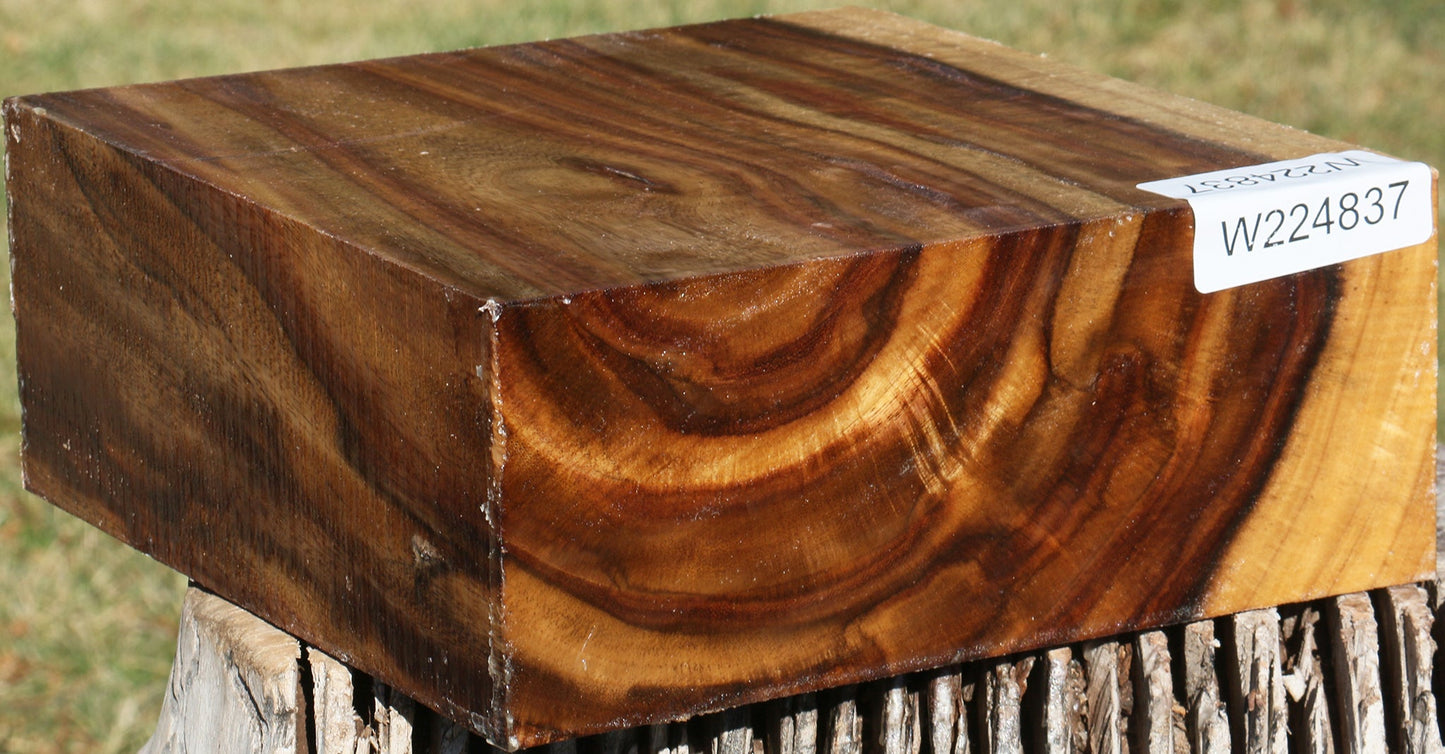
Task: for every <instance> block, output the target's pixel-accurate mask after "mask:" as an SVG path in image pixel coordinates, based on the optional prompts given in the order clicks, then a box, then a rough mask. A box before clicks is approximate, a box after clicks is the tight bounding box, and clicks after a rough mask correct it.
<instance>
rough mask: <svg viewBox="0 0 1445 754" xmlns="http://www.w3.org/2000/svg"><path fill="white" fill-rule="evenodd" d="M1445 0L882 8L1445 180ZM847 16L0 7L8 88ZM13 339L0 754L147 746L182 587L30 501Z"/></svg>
mask: <svg viewBox="0 0 1445 754" xmlns="http://www.w3.org/2000/svg"><path fill="white" fill-rule="evenodd" d="M854 1H855V2H857V1H858V0H854ZM863 2H865V3H866V0H863ZM1436 2H1437V0H1396V1H1395V2H1392V3H1388V4H1386V3H1379V4H1377V5H1374V6H1370V5H1367V4H1365V3H1361V2H1359V1H1358V0H1318V1H1316V2H1308V1H1307V0H1273V1H1271V2H1223V1H1222V0H1214V1H1199V2H1184V1H1183V0H1074V1H1073V2H1067V1H1066V2H1058V1H1057V0H996V1H993V2H984V1H978V2H968V3H960V2H955V1H954V0H896V1H895V2H883V3H878V5H880V7H887V8H891V9H893V10H896V11H898V12H901V13H905V14H907V15H911V16H915V17H918V18H921V19H924V20H928V21H932V22H935V23H939V24H941V25H944V26H949V27H953V28H957V29H962V30H966V31H970V32H972V33H975V34H979V35H981V36H987V37H991V38H994V39H998V40H1000V41H1003V42H1006V43H1008V44H1012V45H1014V46H1016V47H1021V48H1023V49H1028V50H1034V51H1042V52H1047V53H1048V54H1050V55H1051V56H1053V57H1056V58H1059V59H1062V60H1065V61H1068V62H1071V63H1074V64H1076V65H1080V66H1083V67H1086V68H1091V69H1094V70H1099V71H1103V72H1106V73H1110V74H1114V75H1119V76H1122V77H1125V78H1130V79H1134V80H1137V81H1141V82H1144V83H1147V84H1151V85H1153V86H1156V87H1159V88H1162V89H1168V90H1172V91H1175V92H1179V93H1182V94H1187V95H1190V96H1194V97H1198V98H1200V99H1205V100H1209V101H1212V102H1215V103H1218V104H1221V105H1225V106H1228V107H1232V108H1236V109H1240V110H1245V111H1248V112H1252V113H1255V114H1258V115H1262V116H1264V117H1266V118H1269V119H1272V120H1277V121H1281V122H1285V123H1290V124H1293V125H1297V126H1300V127H1303V128H1307V129H1310V130H1314V131H1317V132H1321V133H1324V134H1327V135H1330V136H1335V137H1339V138H1343V139H1346V140H1350V141H1355V142H1358V143H1361V144H1365V145H1368V146H1371V147H1375V148H1378V149H1383V150H1385V151H1389V152H1393V153H1395V154H1397V155H1400V156H1402V157H1409V158H1413V159H1420V160H1424V161H1426V162H1429V163H1431V164H1434V165H1445V129H1441V128H1440V127H1439V124H1440V123H1442V122H1445V98H1442V97H1440V96H1439V94H1440V93H1441V92H1442V91H1445V59H1442V57H1445V53H1442V47H1441V46H1440V44H1439V42H1438V40H1439V39H1441V38H1445V14H1442V13H1439V12H1438V10H1439V9H1438V7H1437V6H1436ZM837 4H840V2H835V1H831V0H823V1H813V0H796V1H794V2H763V1H762V0H757V1H753V2H737V1H733V0H697V1H694V2H681V1H677V2H674V1H671V0H575V1H573V2H562V1H561V0H538V1H537V2H518V0H508V1H507V2H502V1H501V0H474V1H472V2H460V1H458V0H432V1H430V2H425V3H423V2H390V3H382V2H373V3H367V2H360V0H338V1H337V2H331V3H315V2H302V0H211V1H210V2H206V3H196V2H188V1H187V0H154V1H145V0H72V1H71V2H68V3H56V2H52V1H51V0H0V61H3V66H0V95H5V96H8V95H12V94H22V93H27V92H35V91H42V90H55V89H67V88H77V87H88V86H103V85H110V84H119V83H130V82H136V81H146V80H158V79H167V78H175V77H181V76H195V75H203V74H209V73H219V72H228V71H237V70H247V69H257V68H271V67H283V66H291V65H299V64H307V63H319V62H327V61H337V60H346V59H358V58H366V57H375V56H381V55H395V54H403V53H409V52H419V51H427V50H440V49H450V48H457V47H465V46H474V45H480V44H495V43H500V42H510V41H525V40H529V39H538V38H545V37H557V36H565V35H571V34H578V33H586V32H594V31H607V30H618V29H625V28H640V27H646V26H658V25H667V24H674V23H685V22H692V21H701V20H707V19H713V18H722V17H729V16H743V15H751V14H756V13H764V12H782V11H787V10H799V9H803V8H816V7H828V6H832V5H837ZM13 345H14V336H13V332H12V329H11V325H10V322H9V320H8V318H7V319H0V353H3V354H4V357H3V358H0V585H3V586H0V752H15V753H16V754H19V753H21V752H81V751H85V752H120V751H132V750H134V749H135V748H136V747H138V746H139V745H140V744H141V743H142V742H143V741H144V740H145V738H146V736H147V735H148V733H149V730H150V729H151V727H152V725H153V724H154V720H155V714H156V711H157V709H158V706H159V702H160V697H161V693H162V689H163V684H164V680H165V674H166V671H167V669H168V667H169V663H170V654H171V651H172V642H173V637H174V632H175V617H176V615H177V613H178V612H179V607H180V594H181V590H182V587H183V585H184V580H183V579H182V578H181V577H180V576H178V575H176V574H174V573H172V572H170V571H168V570H167V569H165V568H163V567H161V566H158V565H156V564H155V563H153V562H151V561H149V560H147V559H146V558H145V557H143V556H140V555H138V554H136V553H133V552H131V551H129V550H127V549H125V548H123V547H121V546H119V545H118V544H116V543H115V542H113V541H111V540H109V539H107V538H106V537H104V536H103V535H101V534H98V533H97V532H95V531H93V530H91V529H89V528H88V527H86V526H85V525H83V524H81V523H79V522H78V521H76V520H75V519H73V518H70V517H69V516H67V515H65V514H62V513H58V512H56V511H55V510H54V509H52V508H50V507H49V506H47V505H45V504H44V503H42V502H40V501H38V500H36V499H34V498H33V497H30V496H29V495H27V494H25V493H24V492H22V491H21V490H20V487H19V481H18V462H17V451H18V448H17V445H18V441H17V439H16V438H17V431H18V427H19V409H18V406H17V404H16V399H15V392H14V385H15V371H14V365H13V363H12V362H11V358H10V356H9V354H12V353H13Z"/></svg>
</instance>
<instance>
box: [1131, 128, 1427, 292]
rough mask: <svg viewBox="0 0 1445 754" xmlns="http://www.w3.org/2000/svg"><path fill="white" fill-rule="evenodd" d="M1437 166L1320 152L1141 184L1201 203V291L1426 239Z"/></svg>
mask: <svg viewBox="0 0 1445 754" xmlns="http://www.w3.org/2000/svg"><path fill="white" fill-rule="evenodd" d="M1430 184H1431V175H1430V168H1429V167H1428V166H1426V165H1425V164H1424V163H1420V162H1402V161H1400V160H1396V159H1393V158H1390V157H1385V156H1383V155H1378V154H1375V153H1373V152H1364V151H1358V150H1356V151H1350V152H1334V153H1328V154H1317V155H1314V156H1312V157H1302V158H1300V159H1297V160H1282V161H1280V162H1270V163H1265V164H1263V165H1249V166H1245V167H1240V168H1231V169H1229V170H1216V171H1214V172H1212V173H1200V174H1198V175H1187V176H1183V177H1181V178H1169V179H1167V180H1163V181H1150V182H1148V183H1141V184H1139V188H1141V189H1143V190H1145V191H1150V192H1153V193H1156V194H1163V195H1164V196H1172V197H1174V198H1176V199H1185V200H1187V201H1188V202H1189V206H1190V208H1191V209H1193V210H1194V287H1195V288H1197V289H1198V290H1199V292H1200V293H1212V292H1214V291H1221V290H1224V289H1226V288H1233V287H1235V286H1240V285H1246V284H1249V283H1257V282H1259V281H1261V280H1269V279H1270V278H1277V277H1281V276H1283V275H1290V274H1293V273H1296V272H1304V271H1305V270H1313V269H1315V268H1318V267H1324V266H1326V265H1331V264H1337V263H1339V262H1345V261H1348V260H1351V259H1359V258H1360V257H1366V256H1369V255H1371V254H1379V253H1381V252H1386V251H1393V250H1395V249H1400V248H1404V247H1406V246H1414V245H1415V244H1419V243H1424V242H1425V241H1427V240H1429V238H1430V234H1431V233H1432V232H1434V225H1435V208H1434V206H1433V202H1432V197H1431V191H1430V188H1431V186H1430Z"/></svg>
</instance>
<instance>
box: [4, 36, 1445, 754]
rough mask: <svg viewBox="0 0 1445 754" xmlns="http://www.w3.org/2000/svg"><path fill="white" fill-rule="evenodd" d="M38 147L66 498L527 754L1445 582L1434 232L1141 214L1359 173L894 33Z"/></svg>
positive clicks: (494, 81)
mask: <svg viewBox="0 0 1445 754" xmlns="http://www.w3.org/2000/svg"><path fill="white" fill-rule="evenodd" d="M5 119H6V139H7V149H8V152H7V155H8V158H9V167H8V181H9V183H8V186H9V197H10V201H11V207H10V212H11V224H10V228H11V232H12V264H13V270H14V273H13V297H14V311H15V315H16V319H17V323H18V336H17V338H18V343H17V351H18V354H19V365H20V366H19V369H20V379H21V400H22V403H23V407H24V417H25V420H24V425H25V426H24V451H23V461H24V469H25V475H26V482H27V485H28V486H29V488H30V489H32V490H34V491H36V492H37V493H39V494H41V495H42V496H44V497H46V498H48V499H50V500H52V501H54V502H55V503H56V504H57V505H60V506H62V507H64V508H65V509H67V510H69V511H71V512H73V513H75V514H77V515H79V516H81V517H82V518H85V519H87V520H89V521H91V522H92V523H94V524H96V525H97V526H99V527H101V528H102V529H104V530H106V531H108V532H110V533H112V534H114V535H115V536H117V537H119V538H121V539H123V540H124V541H126V542H129V543H131V544H132V545H134V546H136V547H138V548H140V549H142V550H144V551H146V552H148V553H150V554H151V555H153V556H154V557H156V558H157V559H159V560H161V561H163V562H165V563H167V564H169V565H171V566H174V567H175V568H177V569H179V570H181V571H183V572H185V573H187V574H189V575H190V576H192V577H193V578H194V579H196V580H197V581H198V582H200V583H202V584H204V585H206V586H207V587H208V588H210V589H213V590H215V591H216V592H217V593H219V594H221V595H223V596H225V597H226V598H228V599H230V600H232V601H235V602H236V603H238V604H240V605H243V606H245V607H246V608H248V609H250V610H252V611H253V612H255V613H256V614H258V615H260V616H262V617H263V618H265V619H266V620H268V621H271V622H272V623H274V624H276V625H277V626H279V627H281V628H283V629H284V630H286V631H288V632H290V633H292V634H295V635H297V636H300V637H302V638H304V639H305V640H306V641H307V642H309V643H312V644H315V645H316V646H318V647H321V648H322V649H324V650H325V651H327V652H328V653H330V654H333V655H334V656H335V657H337V658H338V659H340V660H342V661H344V662H347V663H348V664H351V665H354V666H356V667H358V668H361V669H363V670H364V671H366V672H368V673H371V674H373V675H375V676H376V677H377V678H378V679H380V680H381V681H382V682H384V683H386V684H388V685H390V686H392V687H395V688H396V689H398V690H400V691H402V692H404V693H405V694H407V695H409V696H411V697H414V698H416V699H417V700H418V701H420V702H422V703H424V704H426V705H429V706H431V707H433V708H436V709H438V710H440V711H441V712H443V713H444V714H447V715H448V716H451V717H453V718H455V719H457V720H459V721H461V722H463V723H465V724H466V725H468V726H469V727H471V728H472V729H474V730H477V731H479V732H482V733H484V734H485V735H487V736H488V737H489V738H490V740H492V741H493V742H495V743H497V744H498V745H501V746H503V747H506V748H515V747H518V746H526V745H533V744H540V743H544V742H548V741H555V740H560V739H565V738H568V737H571V736H576V735H580V734H585V733H591V732H598V731H603V730H610V729H617V728H619V727H622V726H632V725H641V724H653V723H661V722H665V721H668V720H674V719H678V718H681V717H684V716H688V715H693V714H697V713H702V712H706V711H710V710H717V709H721V708H725V707H730V706H736V705H740V704H744V703H748V702H753V701H758V700H762V699H767V698H775V697H778V696H782V695H785V694H791V693H795V692H800V691H805V690H809V689H821V688H825V687H834V686H839V685H843V684H850V683H856V682H861V681H864V680H867V679H873V678H878V677H883V676H886V675H890V674H896V673H900V672H904V671H909V670H915V669H921V668H927V667H937V666H941V665H945V664H948V663H952V662H958V661H962V660H966V659H970V658H977V657H984V656H1000V655H1004V654H1007V653H1011V652H1017V651H1023V650H1026V649H1030V648H1038V647H1042V646H1049V645H1057V644H1061V643H1068V642H1073V641H1080V640H1086V639H1089V638H1094V637H1100V636H1104V635H1107V634H1113V633H1117V632H1119V631H1122V630H1126V629H1136V628H1144V627H1153V626H1159V625H1163V624H1167V623H1174V622H1179V621H1183V620H1186V619H1193V618H1198V617H1203V616H1214V615H1220V614H1224V613H1228V612H1233V611H1237V610H1242V609H1249V608H1255V607H1260V606H1266V605H1274V604H1280V603H1285V602H1292V601H1298V600H1303V599H1309V598H1314V597H1319V596H1322V595H1328V594H1337V593H1342V592H1347V591H1354V590H1361V589H1366V588H1371V587H1376V586H1380V585H1384V584H1395V583H1402V582H1406V581H1411V580H1416V579H1420V578H1423V577H1424V576H1425V575H1426V574H1429V573H1430V572H1431V570H1432V568H1433V562H1434V560H1433V557H1434V556H1433V553H1434V549H1433V547H1434V541H1433V540H1434V531H1433V527H1432V525H1431V516H1432V514H1433V508H1432V506H1431V503H1430V494H1431V482H1432V480H1433V466H1432V458H1433V456H1432V449H1433V442H1434V420H1433V417H1434V385H1435V382H1434V370H1435V366H1434V364H1435V360H1434V343H1435V289H1434V279H1435V277H1434V274H1435V273H1434V270H1435V251H1434V241H1433V239H1432V240H1431V241H1430V242H1428V243H1425V244H1422V245H1419V246H1415V247H1411V248H1407V249H1403V250H1399V251H1391V252H1389V253H1385V254H1381V255H1377V256H1371V257H1367V258H1363V259H1358V260H1354V261H1350V262H1346V263H1343V264H1338V265H1331V266H1328V267H1324V268H1320V269H1316V270H1312V271H1308V272H1303V273H1299V274H1294V275H1290V276H1287V277H1282V278H1277V279H1273V280H1268V281H1265V282H1262V283H1257V284H1253V285H1249V286H1245V287H1241V288H1234V289H1229V290H1225V291H1221V292H1218V293H1211V294H1201V293H1199V292H1197V291H1196V290H1195V289H1194V287H1193V286H1192V283H1191V277H1190V265H1191V262H1190V259H1191V256H1190V254H1191V251H1190V249H1191V240H1192V238H1193V235H1194V227H1193V215H1192V213H1191V211H1190V210H1189V208H1188V207H1187V206H1186V205H1185V203H1184V202H1182V201H1179V200H1174V199H1168V198H1165V197H1163V196H1159V195H1156V194H1151V193H1147V192H1144V191H1141V190H1139V189H1137V188H1136V184H1137V183H1139V182H1141V181H1150V180H1156V179H1162V178H1169V177H1174V176H1179V175H1185V174H1192V173H1198V172H1203V171H1208V170H1213V169H1220V168H1226V167H1235V166H1241V165H1251V164H1257V163H1262V162H1267V161H1270V160H1276V159H1285V158H1295V157H1299V156H1303V155H1309V154H1315V153H1321V152H1330V151H1337V150H1340V149H1343V148H1344V147H1343V145H1340V144H1338V143H1336V142H1332V141H1329V140H1325V139H1321V138H1318V137H1315V136H1311V135H1309V134H1305V133H1301V132H1298V131H1294V130H1290V129H1287V128H1283V127H1279V126H1275V125H1271V124H1268V123H1264V122H1261V121H1259V120H1256V119H1252V118H1248V117H1245V116H1242V115H1238V114H1234V113H1229V112H1226V111H1223V110H1219V109H1217V108H1213V107H1210V106H1207V105H1203V104H1200V103H1197V102H1192V101H1187V100H1183V99H1179V98H1173V97H1169V96H1166V95H1162V94H1158V93H1156V92H1151V91H1148V90H1145V89H1143V88H1140V87H1135V86H1131V85H1128V84H1124V83H1122V82H1118V81H1114V80H1110V79H1106V78H1103V77H1099V76H1094V75H1089V74H1085V73H1081V72H1078V71H1074V70H1070V69H1067V68H1064V67H1061V66H1058V65H1057V64H1054V63H1052V62H1049V61H1046V60H1044V59H1041V58H1037V57H1033V56H1030V55H1024V54H1021V53H1016V52H1013V51H1010V50H1007V49H1005V48H1002V47H999V46H997V45H994V44H991V43H987V42H983V41H979V40H976V39H972V38H970V37H966V36H963V35H960V34H956V33H953V32H949V31H944V30H941V29H937V28H934V27H930V26H927V25H924V24H920V23H915V22H912V21H908V20H905V19H901V18H898V17H895V16H890V15H887V14H882V13H877V12H873V11H865V10H857V9H850V10H841V11H831V12H825V13H809V14H799V15H793V16H783V17H777V18H760V19H750V20H742V21H729V22H722V23H715V24H706V25H700V26H692V27H682V28H677V29H666V30H657V31H648V32H638V33H632V34H615V35H605V36H596V37H585V38H580V39H572V40H561V41H553V42H545V43H537V44H529V45H520V46H511V47H500V48H492V49H484V50H467V51H460V52H453V53H446V54H438V55H423V56H416V57H409V58H399V59H393V60H384V61H373V62H363V63H355V64H348V65H334V66H324V67H318V68H306V69H298V70H290V71H276V72H266V73H253V74H244V75H236V76H225V77H218V78H208V79H198V80H192V81H181V82H171V83H162V84H153V85H145V86H135V87H123V88H115V89H106V90H93V91H84V92H70V93H59V94H47V95H37V96H31V97H24V98H19V99H13V100H10V101H8V102H7V103H6V105H5ZM855 712H856V710H855ZM829 714H842V713H841V712H839V711H838V710H834V711H833V712H830V713H829ZM821 717H822V715H821V714H820V718H821ZM830 736H831V737H830V738H827V739H826V741H825V742H824V743H823V744H822V745H823V746H824V747H825V748H826V749H827V750H829V751H840V750H850V749H851V748H853V747H854V745H855V744H856V742H857V741H858V739H857V738H850V737H847V736H843V737H839V736H837V735H834V734H830Z"/></svg>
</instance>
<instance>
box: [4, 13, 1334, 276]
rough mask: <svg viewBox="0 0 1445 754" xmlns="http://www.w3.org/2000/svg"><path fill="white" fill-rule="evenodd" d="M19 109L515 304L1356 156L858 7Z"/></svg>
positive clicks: (909, 240) (889, 242) (1111, 210)
mask: <svg viewBox="0 0 1445 754" xmlns="http://www.w3.org/2000/svg"><path fill="white" fill-rule="evenodd" d="M17 107H18V108H19V109H21V110H26V109H29V108H35V107H38V108H43V109H44V111H45V112H46V113H48V116H49V117H50V118H53V119H54V120H55V121H56V122H57V123H59V124H64V125H65V126H68V127H72V128H76V129H79V130H81V131H84V132H86V133H87V134H90V135H93V136H94V137H96V138H98V139H101V140H103V141H105V142H107V143H109V144H112V145H114V146H115V147H117V148H118V149H120V150H123V151H125V152H127V153H130V154H132V155H134V156H135V157H136V158H138V159H141V160H144V161H146V162H149V163H153V164H155V165H157V166H164V167H165V168H167V169H169V170H172V171H176V172H177V173H179V174H182V175H184V176H187V177H189V178H191V179H194V180H196V181H199V182H203V183H205V184H208V185H209V186H211V187H213V188H214V189H215V190H218V191H221V192H225V193H227V194H231V195H234V196H237V197H243V198H245V199H247V200H249V201H251V202H254V203H255V204H256V206H257V207H259V208H263V209H265V210H268V211H272V212H277V213H280V214H282V215H285V216H286V217H289V218H292V219H294V220H296V221H299V222H301V223H304V224H305V225H307V226H310V227H312V228H314V229H316V230H318V231H320V232H323V233H326V234H328V235H331V236H334V237H336V238H337V239H340V240H342V241H345V242H347V243H350V244H354V245H355V246H357V247H358V248H360V249H363V250H366V251H368V252H371V253H374V254H377V255H380V256H382V257H384V258H387V259H391V260H393V261H396V262H397V263H399V264H402V265H405V266H407V267H410V268H412V269H416V270H419V271H422V272H424V273H426V274H428V275H431V276H434V277H435V278H436V279H438V280H440V281H442V282H444V283H446V284H448V285H456V286H458V287H459V288H461V289H463V290H465V291H467V292H469V293H471V294H473V295H477V296H481V297H484V298H494V299H496V300H498V301H499V302H505V301H510V300H517V299H529V298H536V297H544V296H558V295H567V294H570V293H575V292H578V291H584V290H594V289H603V288H611V287H616V286H625V285H635V284H639V283H646V282H655V281H664V280H675V279H680V278H687V277H695V276H699V275H709V274H717V273H727V272H732V271H737V270H747V269H755V268H759V267H764V266H776V265H785V264H792V263H798V262H804V261H806V260H810V259H816V258H820V257H836V256H843V255H849V254H856V253H860V252H867V251H874V250H882V249H895V248H902V247H909V246H914V245H918V244H930V243H939V242H948V241H957V240H959V239H965V238H974V237H980V236H993V235H999V234H1002V233H1006V232H1009V231H1011V230H1017V229H1021V228H1037V227H1045V226H1050V225H1055V224H1059V223H1065V222H1076V221H1079V220H1084V219H1091V218H1098V217H1104V216H1112V215H1115V214H1118V213H1120V212H1121V211H1124V210H1126V209H1127V208H1129V207H1132V206H1139V207H1154V206H1159V205H1161V204H1164V203H1166V202H1167V200H1164V199H1162V198H1160V197H1157V196H1151V195H1148V194H1146V193H1144V192H1140V191H1138V190H1137V189H1135V188H1134V185H1135V184H1136V183H1139V182H1141V181H1145V180H1153V179H1157V178H1165V177H1172V176H1176V175H1186V174H1190V173H1197V172H1203V171H1204V170H1208V169H1215V168H1219V167H1228V166H1233V165H1238V164H1247V163H1257V162H1264V161H1267V160H1268V159H1277V158H1282V157H1293V156H1297V155H1301V154H1309V153H1313V152H1320V151H1327V147H1338V146H1339V145H1336V144H1332V143H1329V142H1326V141H1325V140H1323V139H1317V138H1313V137H1310V136H1308V135H1306V134H1303V133H1300V132H1295V131H1290V130H1288V129H1285V128H1282V127H1279V126H1274V125H1271V124H1265V123H1263V122H1261V121H1258V120H1254V119H1249V118H1245V117H1242V116H1239V115H1237V114H1234V113H1229V112H1227V111H1223V110H1220V109H1218V108H1213V107H1209V106H1206V105H1202V104H1200V103H1196V102H1190V101H1187V100H1183V99H1182V98H1175V97H1170V96H1168V95H1164V94H1161V93H1158V92H1152V91H1148V90H1144V89H1142V88H1137V87H1131V86H1127V85H1124V84H1122V83H1121V82H1118V81H1113V80H1109V79H1103V78H1100V77H1094V76H1089V75H1086V74H1082V73H1079V72H1075V71H1071V70H1064V69H1060V68H1058V67H1057V66H1055V65H1053V64H1048V63H1045V62H1044V61H1043V60H1042V59H1040V58H1036V57H1033V56H1029V55H1024V54H1022V53H1017V52H1014V51H1011V50H1008V49H1006V48H1003V47H1001V46H998V45H996V44H992V43H988V42H982V41H979V40H976V39H972V38H969V37H966V36H963V35H960V34H955V33H950V32H946V31H943V30H939V29H937V28H934V27H929V26H926V25H924V24H920V23H917V22H912V21H909V20H906V19H903V18H899V17H896V16H891V15H888V14H884V13H881V12H875V11H866V10H861V9H849V10H846V11H837V12H826V13H811V14H800V15H796V16H788V17H781V18H758V19H751V20H742V21H727V22H720V23H714V24H706V25H700V26H691V27H682V28H675V29H663V30H656V31H643V32H635V33H627V34H608V35H602V36H593V37H583V38H578V39H566V40H559V41H553V42H542V43H536V44H526V45H516V46H508V47H497V48H486V49H477V50H464V51H460V52H452V53H442V54H434V55H419V56H414V57H405V58H396V59H390V60H379V61H369V62H360V63H353V64H348V65H328V66H322V67H315V68H304V69H296V70H283V71H273V72H263V73H251V74H243V75H236V76H223V77H216V78H205V79H195V80H189V81H178V82H171V83H162V84H150V85H141V86H133V87H122V88H115V89H106V90H91V91H82V92H72V93H64V94H52V95H40V96H36V97H28V98H24V99H22V100H20V102H19V103H18V105H17Z"/></svg>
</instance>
